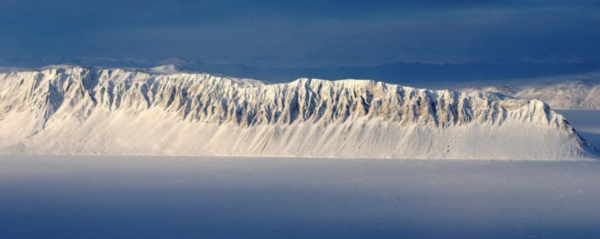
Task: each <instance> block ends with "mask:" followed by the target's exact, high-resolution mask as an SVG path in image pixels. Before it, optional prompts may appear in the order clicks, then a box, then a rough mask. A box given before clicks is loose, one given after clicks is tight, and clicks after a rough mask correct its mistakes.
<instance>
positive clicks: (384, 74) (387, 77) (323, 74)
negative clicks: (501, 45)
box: [0, 57, 600, 89]
mask: <svg viewBox="0 0 600 239" xmlns="http://www.w3.org/2000/svg"><path fill="white" fill-rule="evenodd" d="M57 63H70V64H74V65H84V66H98V67H109V68H110V67H113V68H114V67H131V68H151V67H154V66H156V65H177V66H181V67H184V68H186V69H189V70H192V71H196V72H204V73H209V74H220V75H227V76H233V77H247V78H253V79H259V80H262V81H266V82H272V83H283V82H290V81H293V80H295V79H298V78H320V79H334V80H335V79H349V78H352V79H373V80H376V81H382V82H386V83H392V84H403V85H412V86H416V87H426V88H435V89H445V88H454V89H457V88H463V87H468V86H472V84H473V83H474V82H475V83H477V84H478V85H493V84H497V82H505V81H510V80H514V79H531V78H540V77H553V76H557V75H571V74H580V73H587V72H593V71H600V65H598V64H587V63H572V64H570V63H554V64H553V63H466V64H430V63H419V62H392V63H387V64H375V65H367V66H364V65H363V66H312V67H307V66H275V65H270V66H265V65H251V64H246V63H236V62H218V63H209V62H202V61H198V60H191V59H185V58H178V57H172V58H167V59H163V60H159V61H149V60H143V59H112V58H94V57H87V58H86V57H79V58H60V57H57V58H35V57H31V58H22V59H4V60H3V59H0V66H2V65H3V66H16V67H27V68H31V67H42V66H46V65H50V64H57Z"/></svg>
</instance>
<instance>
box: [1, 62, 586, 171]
mask: <svg viewBox="0 0 600 239" xmlns="http://www.w3.org/2000/svg"><path fill="white" fill-rule="evenodd" d="M594 152H595V151H594V149H593V148H592V146H591V145H589V144H588V143H587V141H585V140H583V139H582V138H581V137H579V135H578V134H577V133H576V131H575V130H574V129H573V128H572V127H571V126H570V125H569V124H568V123H567V122H566V121H565V119H564V118H563V117H562V116H561V115H560V114H557V113H555V112H554V111H552V110H550V109H549V107H548V106H547V105H546V104H544V103H542V102H540V101H537V100H531V101H526V100H517V99H511V98H506V97H504V96H503V95H498V94H493V93H489V92H484V91H473V92H467V93H460V92H455V91H450V90H438V91H435V90H426V89H417V88H411V87H405V86H399V85H395V84H386V83H381V82H375V81H369V80H340V81H327V80H318V79H306V78H304V79H299V80H296V81H293V82H290V83H280V84H266V83H263V82H260V81H256V80H250V79H237V78H230V77H222V76H216V75H210V74H197V73H193V72H189V71H187V70H185V69H182V68H178V67H175V66H163V67H157V68H152V69H119V68H117V69H98V68H85V67H79V66H69V65H59V66H53V67H48V68H44V69H38V70H22V71H14V72H8V73H1V74H0V153H19V154H110V155H194V156H207V155H213V156H214V155H219V156H261V157H265V156H277V157H288V156H289V157H296V156H301V157H343V158H441V159H536V160H554V159H560V160H576V159H584V158H588V157H592V156H593V155H594Z"/></svg>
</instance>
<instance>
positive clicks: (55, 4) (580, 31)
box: [0, 0, 600, 66]
mask: <svg viewBox="0 0 600 239" xmlns="http://www.w3.org/2000/svg"><path fill="white" fill-rule="evenodd" d="M482 2H485V3H482ZM598 42H600V1H585V0H582V1H579V0H564V1H558V0H554V1H553V0H547V1H543V0H520V1H479V0H458V1H449V0H410V1H381V0H370V1H367V0H365V1H358V0H344V1H341V0H340V1H333V0H319V1H281V0H279V1H278V0H264V1H241V0H208V1H194V0H130V1H127V0H85V1H82V0H44V1H41V0H36V1H34V0H0V59H4V60H3V61H2V63H3V64H11V62H12V61H14V62H18V61H19V60H20V59H21V60H22V59H23V58H28V57H29V58H48V57H50V58H56V59H58V60H57V61H60V59H65V58H106V60H117V61H120V60H132V61H140V62H159V61H160V60H161V59H165V58H169V57H181V58H186V59H192V60H198V61H203V62H209V63H215V62H238V63H245V64H250V65H263V66H264V65H278V66H334V65H349V66H352V65H374V64H383V63H387V62H396V61H405V62H415V61H417V62H425V63H532V62H533V63H560V64H563V63H586V64H589V63H591V64H597V63H600V44H599V43H598Z"/></svg>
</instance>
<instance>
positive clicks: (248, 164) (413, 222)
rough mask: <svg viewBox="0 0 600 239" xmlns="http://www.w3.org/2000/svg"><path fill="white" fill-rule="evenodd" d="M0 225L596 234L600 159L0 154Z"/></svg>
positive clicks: (207, 234) (583, 120) (169, 231)
mask: <svg viewBox="0 0 600 239" xmlns="http://www.w3.org/2000/svg"><path fill="white" fill-rule="evenodd" d="M561 113H563V114H565V115H566V116H567V119H568V120H569V121H570V122H571V123H572V124H573V125H574V126H575V127H576V128H577V129H579V132H580V134H582V135H583V136H584V137H586V138H588V140H590V142H592V143H593V144H596V145H599V144H600V142H598V139H599V137H598V135H600V111H568V112H565V111H561ZM580 126H581V127H580ZM0 238H2V239H12V238H15V239H17V238H25V239H28V238H44V239H52V238H57V239H58V238H60V239H69V238H73V239H92V238H98V239H108V238H124V239H129V238H311V239H313V238H344V239H346V238H511V239H512V238H590V239H591V238H600V161H599V162H533V161H439V160H433V161H432V160H352V159H339V160H337V159H285V158H186V157H110V156H10V155H4V156H0Z"/></svg>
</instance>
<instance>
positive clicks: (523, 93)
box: [469, 79, 600, 110]
mask: <svg viewBox="0 0 600 239" xmlns="http://www.w3.org/2000/svg"><path fill="white" fill-rule="evenodd" d="M478 89H482V90H485V91H489V92H495V93H501V94H505V95H508V96H512V97H516V98H520V99H526V100H530V99H537V100H541V101H544V102H546V103H547V104H549V105H550V106H551V107H552V108H555V109H597V110H600V80H596V79H588V80H567V81H563V82H554V83H547V84H539V83H538V84H533V85H532V84H525V85H519V84H513V85H500V86H488V87H482V88H478ZM469 90H472V88H471V89H469Z"/></svg>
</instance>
